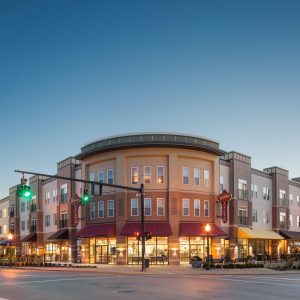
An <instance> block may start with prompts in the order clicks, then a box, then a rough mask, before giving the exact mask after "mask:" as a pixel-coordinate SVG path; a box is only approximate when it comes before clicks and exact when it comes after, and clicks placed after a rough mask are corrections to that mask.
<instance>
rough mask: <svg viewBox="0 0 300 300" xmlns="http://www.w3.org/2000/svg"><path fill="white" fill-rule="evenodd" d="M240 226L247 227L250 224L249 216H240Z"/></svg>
mask: <svg viewBox="0 0 300 300" xmlns="http://www.w3.org/2000/svg"><path fill="white" fill-rule="evenodd" d="M238 219H239V226H243V227H247V226H248V217H245V216H238Z"/></svg>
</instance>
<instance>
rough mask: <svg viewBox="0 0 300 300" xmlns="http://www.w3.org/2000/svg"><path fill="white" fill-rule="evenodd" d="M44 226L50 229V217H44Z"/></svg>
mask: <svg viewBox="0 0 300 300" xmlns="http://www.w3.org/2000/svg"><path fill="white" fill-rule="evenodd" d="M45 226H46V227H50V215H46V216H45Z"/></svg>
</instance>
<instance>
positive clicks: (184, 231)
mask: <svg viewBox="0 0 300 300" xmlns="http://www.w3.org/2000/svg"><path fill="white" fill-rule="evenodd" d="M209 225H210V232H209V235H210V236H224V237H226V236H227V234H226V232H224V231H223V230H222V229H221V228H220V227H218V226H217V225H216V224H213V223H212V224H209ZM205 226H206V224H202V223H180V226H179V235H180V236H199V235H200V236H206V235H207V233H206V231H205Z"/></svg>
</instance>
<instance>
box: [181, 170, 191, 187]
mask: <svg viewBox="0 0 300 300" xmlns="http://www.w3.org/2000/svg"><path fill="white" fill-rule="evenodd" d="M185 170H187V176H184V171H185ZM181 172H182V173H181V174H182V177H181V182H182V184H183V185H189V184H190V168H189V167H182V169H181ZM185 178H187V183H185V182H184V179H185Z"/></svg>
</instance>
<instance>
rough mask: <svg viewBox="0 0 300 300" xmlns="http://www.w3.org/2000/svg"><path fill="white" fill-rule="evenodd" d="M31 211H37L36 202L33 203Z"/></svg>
mask: <svg viewBox="0 0 300 300" xmlns="http://www.w3.org/2000/svg"><path fill="white" fill-rule="evenodd" d="M30 211H31V212H35V211H36V204H31V207H30Z"/></svg>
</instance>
